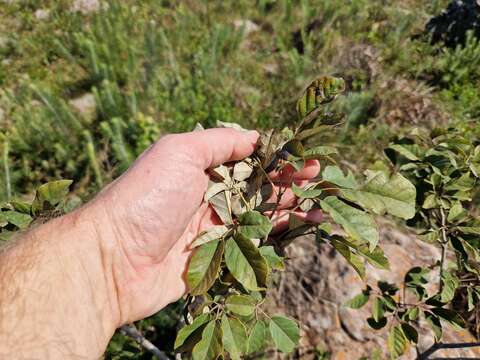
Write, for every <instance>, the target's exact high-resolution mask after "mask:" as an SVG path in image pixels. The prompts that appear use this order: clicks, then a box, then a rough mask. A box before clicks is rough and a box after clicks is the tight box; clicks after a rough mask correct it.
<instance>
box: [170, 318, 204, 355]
mask: <svg viewBox="0 0 480 360" xmlns="http://www.w3.org/2000/svg"><path fill="white" fill-rule="evenodd" d="M210 319H211V316H210V314H202V315H200V316H198V317H196V318H195V319H194V320H193V322H192V323H191V324H190V325H186V326H184V327H183V328H181V329H180V331H179V332H178V334H177V338H176V339H175V345H174V349H178V348H179V347H180V346H182V345H183V344H184V343H185V341H186V340H187V339H188V338H189V337H190V336H191V335H192V334H193V333H194V332H195V330H197V329H199V328H201V327H202V326H203V325H205V324H206V323H207V322H208V321H210Z"/></svg>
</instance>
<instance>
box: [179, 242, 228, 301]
mask: <svg viewBox="0 0 480 360" xmlns="http://www.w3.org/2000/svg"><path fill="white" fill-rule="evenodd" d="M223 248H224V245H223V242H220V241H211V242H209V243H206V244H203V245H202V246H200V247H199V248H198V249H197V250H196V251H195V253H194V254H193V256H192V259H191V260H190V264H189V266H188V272H187V281H188V286H189V289H190V290H189V292H190V294H191V295H201V294H204V293H206V292H207V291H208V289H210V287H211V286H212V285H213V283H214V282H215V279H216V278H217V275H218V272H219V270H220V263H221V261H222V255H223Z"/></svg>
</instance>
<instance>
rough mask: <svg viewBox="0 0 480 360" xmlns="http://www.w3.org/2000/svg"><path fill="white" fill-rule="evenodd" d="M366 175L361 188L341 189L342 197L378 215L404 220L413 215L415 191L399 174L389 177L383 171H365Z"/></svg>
mask: <svg viewBox="0 0 480 360" xmlns="http://www.w3.org/2000/svg"><path fill="white" fill-rule="evenodd" d="M366 174H367V181H366V182H365V184H364V185H363V186H361V187H359V188H358V189H342V190H341V193H342V195H343V196H344V197H345V198H347V199H348V200H350V201H353V202H356V203H358V204H360V205H361V206H362V207H364V208H366V209H370V210H372V211H373V212H374V213H376V214H378V215H383V214H386V213H388V214H391V215H393V216H397V217H400V218H402V219H405V220H407V219H411V218H412V217H413V216H414V215H415V198H416V189H415V186H413V184H412V183H411V182H410V181H408V180H407V179H406V178H404V177H403V176H402V175H400V174H394V175H392V176H391V177H389V176H388V175H387V173H385V172H384V171H372V170H367V171H366Z"/></svg>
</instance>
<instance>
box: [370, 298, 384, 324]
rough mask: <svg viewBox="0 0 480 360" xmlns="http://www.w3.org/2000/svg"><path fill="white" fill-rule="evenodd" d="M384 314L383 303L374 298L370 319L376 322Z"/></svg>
mask: <svg viewBox="0 0 480 360" xmlns="http://www.w3.org/2000/svg"><path fill="white" fill-rule="evenodd" d="M384 313H385V310H384V308H383V303H382V301H381V300H380V298H378V297H377V298H375V300H374V301H373V304H372V317H373V319H374V320H375V321H376V322H378V321H379V320H380V319H381V318H382V317H383V314H384Z"/></svg>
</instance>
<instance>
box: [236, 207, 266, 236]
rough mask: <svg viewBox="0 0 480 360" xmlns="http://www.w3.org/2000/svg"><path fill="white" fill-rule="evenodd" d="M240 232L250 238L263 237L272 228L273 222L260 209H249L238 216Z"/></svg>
mask: <svg viewBox="0 0 480 360" xmlns="http://www.w3.org/2000/svg"><path fill="white" fill-rule="evenodd" d="M238 222H239V224H240V226H239V227H238V232H239V233H240V234H242V235H243V236H245V237H247V238H249V239H252V238H253V239H261V238H264V237H265V236H267V235H268V234H269V233H270V231H271V230H272V226H273V225H272V222H271V221H270V219H269V218H268V217H266V216H265V215H262V214H261V213H259V212H258V211H248V212H245V213H243V214H242V215H241V216H239V217H238Z"/></svg>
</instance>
